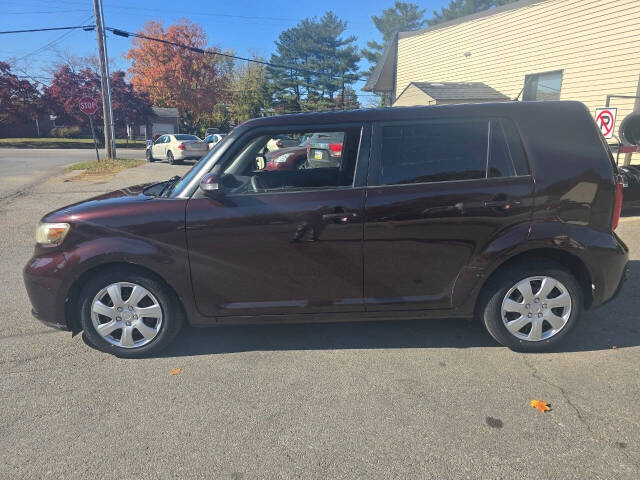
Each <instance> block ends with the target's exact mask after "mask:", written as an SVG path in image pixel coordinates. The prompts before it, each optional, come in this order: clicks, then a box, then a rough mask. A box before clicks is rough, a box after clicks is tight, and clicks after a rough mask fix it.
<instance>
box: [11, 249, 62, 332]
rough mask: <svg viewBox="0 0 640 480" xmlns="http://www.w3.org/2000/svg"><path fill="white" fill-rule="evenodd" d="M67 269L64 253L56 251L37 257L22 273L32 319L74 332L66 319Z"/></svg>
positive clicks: (28, 263) (35, 256)
mask: <svg viewBox="0 0 640 480" xmlns="http://www.w3.org/2000/svg"><path fill="white" fill-rule="evenodd" d="M67 265H68V262H67V259H66V256H65V255H64V253H63V252H60V251H55V252H50V253H45V254H42V255H34V256H33V257H31V259H29V261H28V262H27V264H26V265H25V267H24V269H23V272H22V273H23V278H24V284H25V287H26V289H27V294H28V295H29V300H30V301H31V306H32V307H33V308H32V311H31V312H32V314H33V316H34V317H35V318H36V319H38V320H40V321H41V322H42V323H44V324H45V325H48V326H50V327H54V328H58V329H61V330H71V328H70V326H69V325H68V324H67V320H66V316H65V301H66V293H67V291H66V289H65V275H64V274H65V270H66V267H67Z"/></svg>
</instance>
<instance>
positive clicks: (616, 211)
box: [611, 176, 623, 230]
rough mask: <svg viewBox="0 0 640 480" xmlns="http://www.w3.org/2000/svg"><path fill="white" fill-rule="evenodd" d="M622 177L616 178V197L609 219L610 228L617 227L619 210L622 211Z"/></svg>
mask: <svg viewBox="0 0 640 480" xmlns="http://www.w3.org/2000/svg"><path fill="white" fill-rule="evenodd" d="M622 188H623V180H622V177H620V176H619V177H618V178H617V179H616V199H615V203H614V204H613V218H612V219H611V230H615V229H616V228H618V222H619V221H620V212H621V211H622V195H623V194H622Z"/></svg>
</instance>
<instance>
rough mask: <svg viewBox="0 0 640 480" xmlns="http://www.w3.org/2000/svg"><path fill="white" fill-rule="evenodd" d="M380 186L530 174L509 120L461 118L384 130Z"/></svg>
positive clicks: (387, 126) (384, 128) (393, 126)
mask: <svg viewBox="0 0 640 480" xmlns="http://www.w3.org/2000/svg"><path fill="white" fill-rule="evenodd" d="M381 157H382V158H381V182H380V183H381V184H382V185H398V184H410V183H429V182H445V181H456V180H475V179H482V178H496V177H498V178H499V177H514V176H519V175H528V174H529V166H528V163H527V159H526V156H525V153H524V150H523V148H522V143H521V141H520V136H519V135H518V132H517V130H516V128H515V125H514V124H513V123H512V122H511V121H510V120H508V119H459V120H444V121H432V122H425V123H422V124H418V125H415V124H414V125H384V126H383V127H382V146H381Z"/></svg>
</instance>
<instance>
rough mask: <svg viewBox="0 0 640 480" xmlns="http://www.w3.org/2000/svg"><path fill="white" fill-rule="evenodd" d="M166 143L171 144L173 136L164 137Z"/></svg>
mask: <svg viewBox="0 0 640 480" xmlns="http://www.w3.org/2000/svg"><path fill="white" fill-rule="evenodd" d="M164 143H171V135H167V136H165V137H164Z"/></svg>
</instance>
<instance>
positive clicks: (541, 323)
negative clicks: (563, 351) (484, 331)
mask: <svg viewBox="0 0 640 480" xmlns="http://www.w3.org/2000/svg"><path fill="white" fill-rule="evenodd" d="M501 315H502V322H503V323H504V326H505V327H506V328H507V330H508V331H509V333H511V335H513V336H514V337H516V338H519V339H520V340H525V341H529V342H537V341H540V340H547V339H549V338H551V337H553V336H554V335H556V334H557V333H558V332H559V331H560V330H562V329H563V328H564V326H565V325H566V324H567V321H568V320H569V317H570V316H571V296H570V295H569V291H568V290H567V288H566V287H565V286H564V285H563V284H562V283H561V282H559V281H558V280H556V279H555V278H552V277H546V276H539V277H529V278H525V279H524V280H521V281H520V282H518V283H517V284H515V285H514V286H513V287H511V289H509V291H508V292H507V294H506V295H505V296H504V299H503V300H502V310H501Z"/></svg>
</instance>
